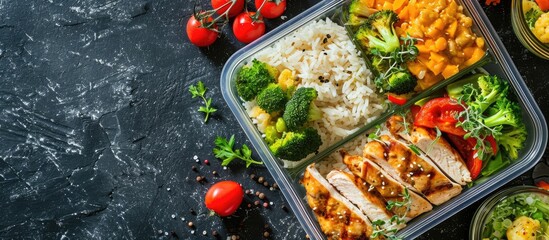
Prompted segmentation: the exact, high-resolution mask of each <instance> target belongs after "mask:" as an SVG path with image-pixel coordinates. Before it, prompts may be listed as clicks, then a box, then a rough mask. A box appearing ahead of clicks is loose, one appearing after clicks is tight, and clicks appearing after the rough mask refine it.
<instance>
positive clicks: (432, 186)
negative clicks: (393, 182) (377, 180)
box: [363, 135, 462, 205]
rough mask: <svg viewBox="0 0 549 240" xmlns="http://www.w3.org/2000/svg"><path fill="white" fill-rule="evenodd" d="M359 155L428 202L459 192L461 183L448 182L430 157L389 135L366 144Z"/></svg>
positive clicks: (452, 195)
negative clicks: (414, 190)
mask: <svg viewBox="0 0 549 240" xmlns="http://www.w3.org/2000/svg"><path fill="white" fill-rule="evenodd" d="M363 154H364V157H366V158H370V159H371V160H373V161H374V162H375V163H377V164H379V165H380V166H381V167H382V168H383V169H384V170H386V171H387V173H389V174H390V175H391V176H392V177H394V178H397V179H401V180H402V181H404V182H405V183H408V184H410V185H412V186H413V187H414V189H417V190H418V191H419V193H421V194H423V195H424V196H425V197H426V198H427V200H429V202H431V203H432V204H435V205H440V204H442V203H444V202H446V201H448V200H449V199H451V198H453V197H455V196H457V195H458V194H459V193H461V189H462V188H461V185H459V184H456V183H454V182H452V181H451V180H450V179H449V178H448V177H447V176H446V175H444V174H443V173H442V172H441V171H440V169H439V168H438V167H437V166H436V165H435V164H434V163H433V162H432V161H431V160H430V159H428V158H427V157H423V156H421V155H418V154H416V153H415V152H414V151H413V150H412V149H410V148H409V147H408V146H407V145H405V144H404V143H402V142H400V141H398V140H397V139H395V138H393V137H391V136H389V135H382V136H380V140H379V141H373V142H369V143H367V144H366V145H365V146H364V152H363Z"/></svg>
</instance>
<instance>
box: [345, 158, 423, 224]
mask: <svg viewBox="0 0 549 240" xmlns="http://www.w3.org/2000/svg"><path fill="white" fill-rule="evenodd" d="M343 162H344V163H345V165H347V167H348V168H349V169H350V170H351V172H352V173H353V174H354V175H356V176H358V177H359V178H361V179H363V180H364V181H366V182H367V183H368V184H370V187H372V188H374V189H375V190H376V191H377V192H378V193H379V194H380V195H381V196H382V197H383V199H384V200H385V201H386V202H388V201H395V202H402V201H403V200H404V199H403V197H402V193H403V192H404V190H405V188H406V187H408V188H413V187H412V186H409V184H406V185H408V186H404V184H403V183H402V182H399V181H397V180H395V179H394V178H393V177H391V175H390V174H388V173H387V172H385V171H384V170H383V169H382V168H380V167H379V166H378V165H377V164H375V163H374V162H372V161H370V160H369V159H367V158H363V157H362V156H354V155H348V154H345V155H344V156H343ZM408 193H409V194H410V209H409V210H408V212H407V213H406V207H395V208H393V209H391V212H392V213H394V214H398V215H399V216H403V215H405V220H406V221H408V220H410V219H412V218H414V217H417V216H418V215H420V214H422V213H424V212H427V211H430V210H431V209H433V206H432V205H431V203H429V202H428V201H427V200H425V199H424V198H423V197H421V196H420V195H418V194H417V193H415V192H413V191H411V190H410V191H408Z"/></svg>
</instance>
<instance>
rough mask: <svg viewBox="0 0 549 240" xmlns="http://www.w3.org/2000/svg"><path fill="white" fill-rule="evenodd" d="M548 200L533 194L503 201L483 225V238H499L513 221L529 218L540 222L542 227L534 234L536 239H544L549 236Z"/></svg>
mask: <svg viewBox="0 0 549 240" xmlns="http://www.w3.org/2000/svg"><path fill="white" fill-rule="evenodd" d="M548 201H549V199H548V198H546V197H542V196H540V195H537V194H533V193H522V194H517V195H513V196H510V197H507V198H505V199H503V200H502V201H501V202H500V203H498V204H497V205H496V207H495V208H494V210H493V211H492V213H491V214H490V216H489V218H488V221H487V223H486V224H485V225H484V226H485V228H484V230H483V234H482V235H483V237H485V238H490V239H493V238H498V239H499V238H501V237H503V235H504V234H505V232H506V231H507V229H508V228H509V226H511V225H512V223H513V221H515V220H516V219H517V218H519V217H521V216H526V217H529V218H531V219H533V220H537V221H539V222H540V225H541V226H542V227H541V228H540V230H539V231H538V232H537V233H536V234H537V237H541V238H536V239H544V238H543V236H547V235H549V227H548V222H549V204H548Z"/></svg>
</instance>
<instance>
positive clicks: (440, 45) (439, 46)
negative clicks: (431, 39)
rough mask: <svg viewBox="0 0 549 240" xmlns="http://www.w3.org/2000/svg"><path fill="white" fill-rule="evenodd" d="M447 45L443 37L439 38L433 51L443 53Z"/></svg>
mask: <svg viewBox="0 0 549 240" xmlns="http://www.w3.org/2000/svg"><path fill="white" fill-rule="evenodd" d="M447 45H448V42H446V39H445V38H443V37H439V38H437V40H436V41H435V49H436V50H437V51H444V49H446V46H447Z"/></svg>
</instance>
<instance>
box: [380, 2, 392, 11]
mask: <svg viewBox="0 0 549 240" xmlns="http://www.w3.org/2000/svg"><path fill="white" fill-rule="evenodd" d="M382 8H383V9H384V10H393V4H392V3H390V2H389V1H385V3H383V7H382Z"/></svg>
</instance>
